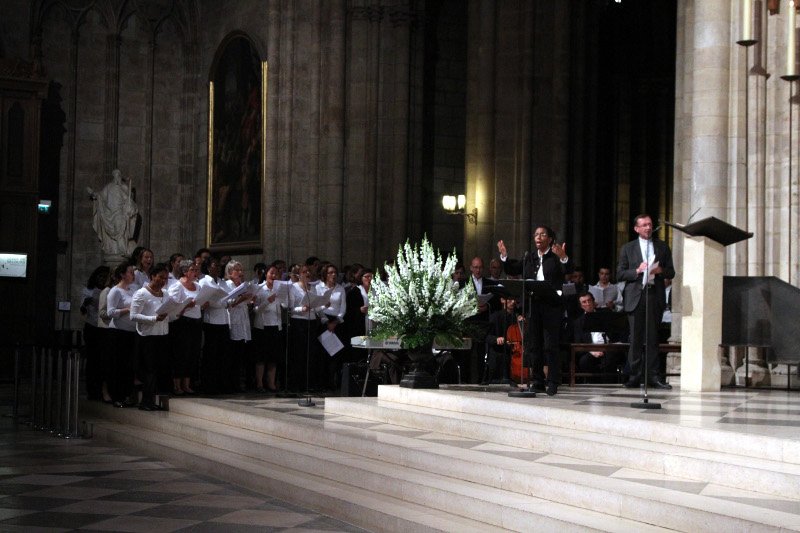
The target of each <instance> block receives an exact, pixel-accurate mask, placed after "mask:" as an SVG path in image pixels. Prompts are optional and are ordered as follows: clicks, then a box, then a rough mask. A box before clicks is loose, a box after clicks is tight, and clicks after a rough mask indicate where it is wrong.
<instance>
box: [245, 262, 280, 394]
mask: <svg viewBox="0 0 800 533" xmlns="http://www.w3.org/2000/svg"><path fill="white" fill-rule="evenodd" d="M278 276H279V271H278V269H277V267H275V266H274V265H273V266H271V267H269V269H268V270H267V278H266V280H265V281H264V283H262V284H261V285H260V287H259V291H258V293H257V294H256V298H255V306H254V307H253V313H254V319H253V350H252V353H253V362H254V363H255V370H256V391H257V392H276V391H277V387H276V385H275V375H276V373H277V366H278V363H279V362H280V361H283V359H284V357H283V355H284V353H285V349H286V344H285V339H284V335H283V333H282V329H283V327H282V323H281V307H286V306H287V304H288V291H287V290H286V289H288V285H285V284H283V282H282V281H280V280H278ZM265 369H266V371H267V384H266V387H265V386H264V370H265Z"/></svg>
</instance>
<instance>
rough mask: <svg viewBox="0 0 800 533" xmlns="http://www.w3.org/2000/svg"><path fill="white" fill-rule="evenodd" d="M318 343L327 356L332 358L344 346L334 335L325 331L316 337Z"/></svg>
mask: <svg viewBox="0 0 800 533" xmlns="http://www.w3.org/2000/svg"><path fill="white" fill-rule="evenodd" d="M318 339H319V343H320V344H322V347H323V348H325V351H326V352H328V355H330V356H331V357H333V356H334V355H336V354H337V353H339V352H340V351H341V350H343V349H344V344H342V341H340V340H339V337H337V336H336V334H335V333H333V332H331V331H328V330H325V331H324V332H323V333H322V335H320V336H319V337H318Z"/></svg>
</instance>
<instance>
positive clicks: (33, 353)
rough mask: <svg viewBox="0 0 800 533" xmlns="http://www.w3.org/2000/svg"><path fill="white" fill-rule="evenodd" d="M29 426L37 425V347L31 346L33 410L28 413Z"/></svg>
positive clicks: (27, 422)
mask: <svg viewBox="0 0 800 533" xmlns="http://www.w3.org/2000/svg"><path fill="white" fill-rule="evenodd" d="M25 423H26V424H27V425H29V426H31V427H34V426H35V425H36V346H31V409H30V412H29V413H28V420H27V421H26V422H25Z"/></svg>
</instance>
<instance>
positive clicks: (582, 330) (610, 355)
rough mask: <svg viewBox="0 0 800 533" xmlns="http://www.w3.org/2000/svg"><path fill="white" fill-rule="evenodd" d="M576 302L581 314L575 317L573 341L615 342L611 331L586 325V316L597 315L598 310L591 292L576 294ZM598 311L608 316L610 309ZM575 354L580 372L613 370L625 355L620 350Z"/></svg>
mask: <svg viewBox="0 0 800 533" xmlns="http://www.w3.org/2000/svg"><path fill="white" fill-rule="evenodd" d="M578 302H579V303H580V306H581V309H582V310H583V314H581V316H579V317H578V318H576V319H575V323H574V336H573V341H574V342H578V343H581V344H608V343H610V342H617V339H616V336H615V335H614V332H613V331H608V330H606V331H595V330H593V329H591V327H590V326H589V325H588V323H587V322H588V320H587V317H591V316H597V315H595V313H597V312H598V311H597V305H596V303H595V300H594V296H593V295H592V293H591V292H583V293H581V294H580V295H578ZM599 313H600V314H603V315H606V316H608V317H610V316H611V315H610V313H611V311H607V310H602V311H599ZM596 324H597V323H596ZM601 328H602V326H601ZM595 329H597V328H595ZM577 356H578V371H580V372H613V371H614V369H616V368H617V367H618V366H619V365H621V364H623V363H624V362H625V356H624V354H623V353H621V352H600V351H597V352H583V353H579V354H577Z"/></svg>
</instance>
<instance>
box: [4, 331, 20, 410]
mask: <svg viewBox="0 0 800 533" xmlns="http://www.w3.org/2000/svg"><path fill="white" fill-rule="evenodd" d="M21 349H22V348H21V346H20V345H19V344H17V346H16V347H15V348H14V399H13V400H12V403H11V414H10V415H8V414H6V415H3V416H5V417H9V418H13V419H14V420H17V419H18V418H19V360H20V355H19V352H20V350H21Z"/></svg>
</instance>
